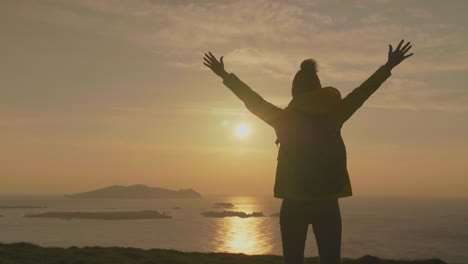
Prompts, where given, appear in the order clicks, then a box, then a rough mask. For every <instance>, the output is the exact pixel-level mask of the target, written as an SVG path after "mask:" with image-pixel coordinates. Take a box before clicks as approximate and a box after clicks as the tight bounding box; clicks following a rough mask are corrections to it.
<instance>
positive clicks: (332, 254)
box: [280, 199, 341, 264]
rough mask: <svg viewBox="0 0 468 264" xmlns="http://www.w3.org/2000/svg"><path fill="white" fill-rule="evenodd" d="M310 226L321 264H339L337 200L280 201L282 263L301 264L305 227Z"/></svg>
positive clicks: (305, 233)
mask: <svg viewBox="0 0 468 264" xmlns="http://www.w3.org/2000/svg"><path fill="white" fill-rule="evenodd" d="M309 224H312V227H313V230H314V234H315V239H316V241H317V247H318V251H319V255H320V263H321V264H339V263H340V255H341V215H340V208H339V205H338V200H322V201H294V200H286V199H285V200H283V204H282V205H281V212H280V225H281V237H282V241H283V256H284V263H285V264H302V263H303V262H304V247H305V241H306V237H307V228H308V225H309Z"/></svg>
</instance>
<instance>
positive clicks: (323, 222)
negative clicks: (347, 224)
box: [312, 200, 341, 264]
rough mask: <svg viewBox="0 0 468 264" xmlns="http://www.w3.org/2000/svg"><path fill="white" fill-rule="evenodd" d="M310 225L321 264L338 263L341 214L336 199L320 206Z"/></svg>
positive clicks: (339, 256)
mask: <svg viewBox="0 0 468 264" xmlns="http://www.w3.org/2000/svg"><path fill="white" fill-rule="evenodd" d="M312 227H313V230H314V234H315V240H316V241H317V247H318V251H319V256H320V263H321V264H339V263H340V258H341V214H340V208H339V205H338V201H337V200H336V201H327V203H326V204H324V206H321V207H320V210H319V211H318V212H317V217H315V219H313V222H312Z"/></svg>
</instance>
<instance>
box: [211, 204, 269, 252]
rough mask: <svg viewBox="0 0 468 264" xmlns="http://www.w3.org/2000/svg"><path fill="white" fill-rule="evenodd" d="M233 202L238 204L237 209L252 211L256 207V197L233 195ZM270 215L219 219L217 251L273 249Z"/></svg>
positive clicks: (264, 250) (263, 250)
mask: <svg viewBox="0 0 468 264" xmlns="http://www.w3.org/2000/svg"><path fill="white" fill-rule="evenodd" d="M231 202H232V203H233V204H234V205H236V206H238V208H236V209H234V210H235V211H243V212H245V213H252V212H258V211H260V210H259V208H256V206H255V205H256V203H255V198H254V197H233V199H232V200H231ZM266 221H269V219H268V217H267V216H266V217H254V218H239V217H226V218H223V219H218V220H217V228H216V241H217V245H216V251H218V252H231V253H244V254H267V253H270V252H271V250H272V245H271V234H269V233H270V231H269V230H268V224H267V223H266Z"/></svg>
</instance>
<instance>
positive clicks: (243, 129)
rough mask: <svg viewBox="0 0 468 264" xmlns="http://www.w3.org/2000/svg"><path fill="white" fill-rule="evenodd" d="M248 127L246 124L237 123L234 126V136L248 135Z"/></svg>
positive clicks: (243, 136)
mask: <svg viewBox="0 0 468 264" xmlns="http://www.w3.org/2000/svg"><path fill="white" fill-rule="evenodd" d="M249 132H250V127H249V126H248V125H246V124H239V125H237V127H236V136H237V137H238V138H245V137H247V136H248V135H249Z"/></svg>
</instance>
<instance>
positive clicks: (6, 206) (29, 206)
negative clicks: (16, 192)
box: [0, 205, 47, 209]
mask: <svg viewBox="0 0 468 264" xmlns="http://www.w3.org/2000/svg"><path fill="white" fill-rule="evenodd" d="M45 208H47V207H46V206H32V205H0V209H45Z"/></svg>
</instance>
